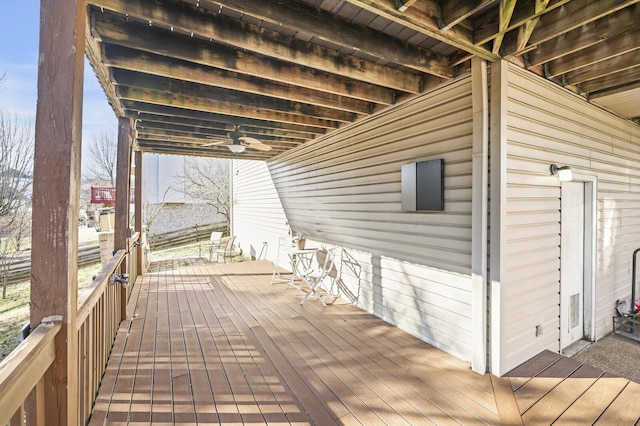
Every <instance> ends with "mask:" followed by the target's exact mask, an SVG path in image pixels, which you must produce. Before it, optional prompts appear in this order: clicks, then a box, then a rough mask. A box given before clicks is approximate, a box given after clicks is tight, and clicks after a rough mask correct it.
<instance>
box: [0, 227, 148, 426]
mask: <svg viewBox="0 0 640 426" xmlns="http://www.w3.org/2000/svg"><path fill="white" fill-rule="evenodd" d="M138 237H139V234H135V235H134V236H133V237H132V238H131V239H130V241H131V246H130V247H129V250H128V252H127V250H119V251H117V252H116V253H115V254H114V256H113V257H112V258H111V259H110V260H109V262H108V263H107V264H106V265H105V266H104V267H103V268H102V270H101V271H100V272H99V273H98V274H97V275H96V277H95V278H94V280H93V282H92V283H91V284H90V285H89V286H87V287H85V288H84V289H82V290H81V292H80V293H79V294H78V306H79V308H78V314H77V322H76V329H77V332H78V382H79V383H78V385H79V389H80V392H79V398H80V401H79V410H78V414H77V415H78V424H85V423H86V422H87V420H88V419H89V416H90V415H91V409H92V407H93V403H94V401H95V398H96V395H97V393H98V388H99V386H100V381H101V379H102V376H103V374H104V371H105V368H106V365H107V360H108V358H109V354H110V353H111V348H112V346H113V342H114V340H115V336H116V331H117V330H118V326H119V324H120V321H121V318H122V311H121V309H122V303H121V300H122V298H123V297H126V298H127V299H128V297H129V295H130V293H131V289H132V287H133V286H132V285H129V286H123V285H121V284H119V283H117V282H116V281H115V280H114V277H115V275H114V274H116V273H120V271H121V270H122V266H121V265H122V264H123V262H126V265H127V268H126V270H127V272H128V274H129V281H130V282H131V283H134V282H135V279H136V277H137V275H138V273H137V271H136V263H137V262H136V256H137V253H138V250H137V247H135V242H136V241H138V239H139V238H138ZM125 295H126V296H125ZM61 327H62V326H61V324H60V323H55V324H54V323H52V324H42V325H40V326H38V327H37V328H36V329H35V330H33V331H32V332H31V334H30V335H29V336H28V337H27V338H26V339H25V340H24V341H23V342H22V343H21V344H20V345H19V346H18V347H17V348H16V349H15V350H14V351H13V352H12V353H11V354H10V355H9V357H7V358H6V359H5V360H4V361H3V362H2V363H0V425H6V424H8V423H9V422H10V424H11V426H14V425H23V424H25V422H26V424H28V425H41V424H45V423H46V421H45V416H46V415H48V414H52V413H46V412H45V405H46V404H45V399H46V396H45V389H44V379H45V375H46V373H47V371H48V370H49V368H50V366H51V365H52V363H53V362H54V356H55V337H56V334H57V333H58V332H59V331H60V329H61ZM25 408H26V413H25Z"/></svg>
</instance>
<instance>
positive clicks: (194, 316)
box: [90, 262, 640, 426]
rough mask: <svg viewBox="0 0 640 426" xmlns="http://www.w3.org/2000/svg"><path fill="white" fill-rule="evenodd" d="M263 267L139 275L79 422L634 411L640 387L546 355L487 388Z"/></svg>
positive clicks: (457, 366)
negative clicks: (89, 411)
mask: <svg viewBox="0 0 640 426" xmlns="http://www.w3.org/2000/svg"><path fill="white" fill-rule="evenodd" d="M271 271H272V269H271V265H270V264H269V263H268V262H244V263H240V264H227V265H213V264H210V265H198V266H190V267H183V268H180V269H176V270H171V271H163V272H155V273H151V274H146V275H144V276H143V277H142V279H141V280H139V281H138V283H136V287H135V289H134V291H133V293H132V296H131V300H130V302H129V304H130V310H129V312H132V316H131V318H129V319H128V320H127V321H124V322H123V323H122V325H121V327H120V329H119V332H118V336H117V338H116V343H115V346H114V352H113V354H112V355H111V358H110V359H109V364H108V367H107V372H106V373H105V376H104V378H103V380H102V386H101V388H100V391H99V395H98V399H97V402H96V405H95V407H94V411H93V415H92V418H91V419H90V424H91V425H103V424H129V425H134V424H149V423H150V422H151V423H153V424H184V425H187V424H189V425H194V424H203V425H206V424H224V425H234V424H237V425H244V424H251V425H259V424H267V425H309V424H312V425H322V426H324V425H332V424H342V425H377V424H415V425H428V424H438V425H447V424H452V425H454V424H455V425H459V424H474V425H475V424H486V425H496V424H499V421H500V420H499V419H500V416H499V410H498V408H499V407H498V402H500V401H502V402H504V401H513V403H512V404H510V405H509V407H507V408H510V407H513V410H509V411H508V413H507V411H505V410H504V408H505V407H500V408H501V411H502V412H501V415H502V419H503V420H504V419H512V420H514V422H515V423H518V422H520V420H524V424H526V425H528V424H551V423H553V422H554V421H556V422H557V424H571V422H573V423H574V424H575V422H576V419H580V420H586V419H589V421H590V422H593V421H596V420H598V419H599V420H600V422H601V424H611V423H609V422H611V421H615V422H617V423H616V424H627V423H628V424H634V422H633V421H632V420H633V419H634V416H635V419H636V420H637V416H638V413H639V411H638V408H637V407H636V405H635V404H634V401H635V400H637V399H638V397H639V396H640V390H639V389H638V388H639V387H640V385H637V384H635V383H629V381H627V380H625V379H619V378H614V377H611V376H610V375H606V374H603V373H602V372H600V371H597V370H595V369H593V368H591V367H588V366H584V365H581V364H579V363H576V362H575V361H572V360H569V359H567V358H564V357H562V356H561V355H558V354H553V353H551V352H548V351H545V352H542V353H541V354H540V355H538V356H536V357H534V358H533V359H532V360H530V361H529V362H527V363H524V364H523V365H522V366H520V367H518V368H516V369H514V370H513V371H512V372H511V373H509V375H508V376H507V377H504V378H502V379H500V380H501V381H500V386H499V391H500V392H499V393H494V386H495V385H496V383H497V382H495V381H494V382H493V383H492V380H491V376H490V375H488V374H485V375H479V374H476V373H474V372H472V371H471V370H470V369H469V366H468V364H467V363H465V362H463V361H461V360H459V359H456V358H454V357H452V356H450V355H448V354H446V353H444V352H443V351H441V350H439V349H437V348H434V347H433V346H430V345H428V344H426V343H424V342H422V341H421V340H419V339H417V338H415V337H413V336H411V335H409V334H407V333H405V332H403V331H401V330H399V329H398V328H396V327H393V326H391V325H389V324H388V323H385V322H384V321H382V320H380V319H378V318H376V317H374V316H373V315H371V314H369V313H367V312H364V311H362V310H360V309H358V308H356V307H354V306H352V305H350V304H348V303H345V302H344V301H342V300H340V299H338V300H336V301H335V302H334V303H333V304H330V305H329V306H327V307H326V308H324V307H322V306H321V304H320V303H318V302H317V300H315V299H314V298H310V299H309V300H308V301H307V302H306V303H305V304H304V305H302V306H301V305H299V303H298V302H299V301H300V299H301V298H302V296H296V289H294V288H289V289H285V287H286V285H285V284H273V285H272V284H271ZM496 395H497V396H496ZM497 397H498V398H500V401H498V402H497V401H496V398H497ZM518 409H519V412H518ZM621 411H624V414H620V412H621ZM505 414H508V415H505ZM520 416H522V417H521V418H518V417H520Z"/></svg>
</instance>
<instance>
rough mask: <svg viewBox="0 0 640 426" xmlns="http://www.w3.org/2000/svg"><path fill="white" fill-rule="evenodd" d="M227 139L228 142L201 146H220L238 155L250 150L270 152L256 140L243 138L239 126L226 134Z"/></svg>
mask: <svg viewBox="0 0 640 426" xmlns="http://www.w3.org/2000/svg"><path fill="white" fill-rule="evenodd" d="M227 138H229V141H228V142H226V143H225V142H214V143H210V144H205V145H203V146H211V145H222V146H226V147H227V148H229V151H231V152H233V153H235V154H239V153H241V152H244V150H245V149H247V148H251V149H255V150H257V151H271V147H270V146H269V145H266V144H264V143H262V142H260V141H259V140H258V139H255V138H252V137H249V136H245V135H244V134H243V133H242V132H241V131H240V126H237V125H234V126H233V131H231V132H228V133H227Z"/></svg>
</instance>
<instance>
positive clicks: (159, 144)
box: [136, 140, 281, 161]
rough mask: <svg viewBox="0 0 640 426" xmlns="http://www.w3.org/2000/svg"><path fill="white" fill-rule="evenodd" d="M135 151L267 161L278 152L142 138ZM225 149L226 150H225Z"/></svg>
mask: <svg viewBox="0 0 640 426" xmlns="http://www.w3.org/2000/svg"><path fill="white" fill-rule="evenodd" d="M136 151H142V152H146V153H150V154H169V155H185V156H197V157H215V158H228V159H233V160H260V161H267V160H269V159H271V158H273V157H275V156H276V155H278V154H280V153H281V152H279V151H274V150H271V151H267V152H262V151H256V150H250V149H247V150H246V151H245V152H243V153H240V154H234V153H233V152H231V151H229V149H227V148H226V147H217V146H214V147H204V148H202V147H198V146H193V145H188V144H184V145H178V144H175V143H172V142H165V141H156V140H142V141H139V143H138V144H137V145H136ZM225 151H226V152H225Z"/></svg>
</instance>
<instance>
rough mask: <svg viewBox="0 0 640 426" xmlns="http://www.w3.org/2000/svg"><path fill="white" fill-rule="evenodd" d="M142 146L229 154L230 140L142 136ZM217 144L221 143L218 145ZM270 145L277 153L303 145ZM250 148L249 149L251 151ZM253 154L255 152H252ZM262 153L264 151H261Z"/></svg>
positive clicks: (278, 143)
mask: <svg viewBox="0 0 640 426" xmlns="http://www.w3.org/2000/svg"><path fill="white" fill-rule="evenodd" d="M138 140H139V141H140V145H145V144H146V145H150V144H151V143H153V144H156V145H160V144H162V145H164V146H174V147H180V148H200V149H210V150H217V151H222V152H227V151H228V148H226V147H225V146H224V144H228V143H229V140H228V139H227V138H224V139H219V140H213V139H192V138H180V137H175V136H166V137H165V136H162V135H158V136H149V137H147V136H142V137H139V138H138ZM215 142H220V143H219V144H216V143H215ZM268 145H269V146H270V147H271V150H275V151H281V152H282V151H286V150H289V149H291V148H295V147H296V146H298V145H301V143H286V142H285V143H281V142H269V143H268ZM249 150H250V148H248V149H247V151H249ZM251 152H253V150H251ZM261 152H262V151H261ZM263 152H267V153H269V152H270V151H263Z"/></svg>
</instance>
